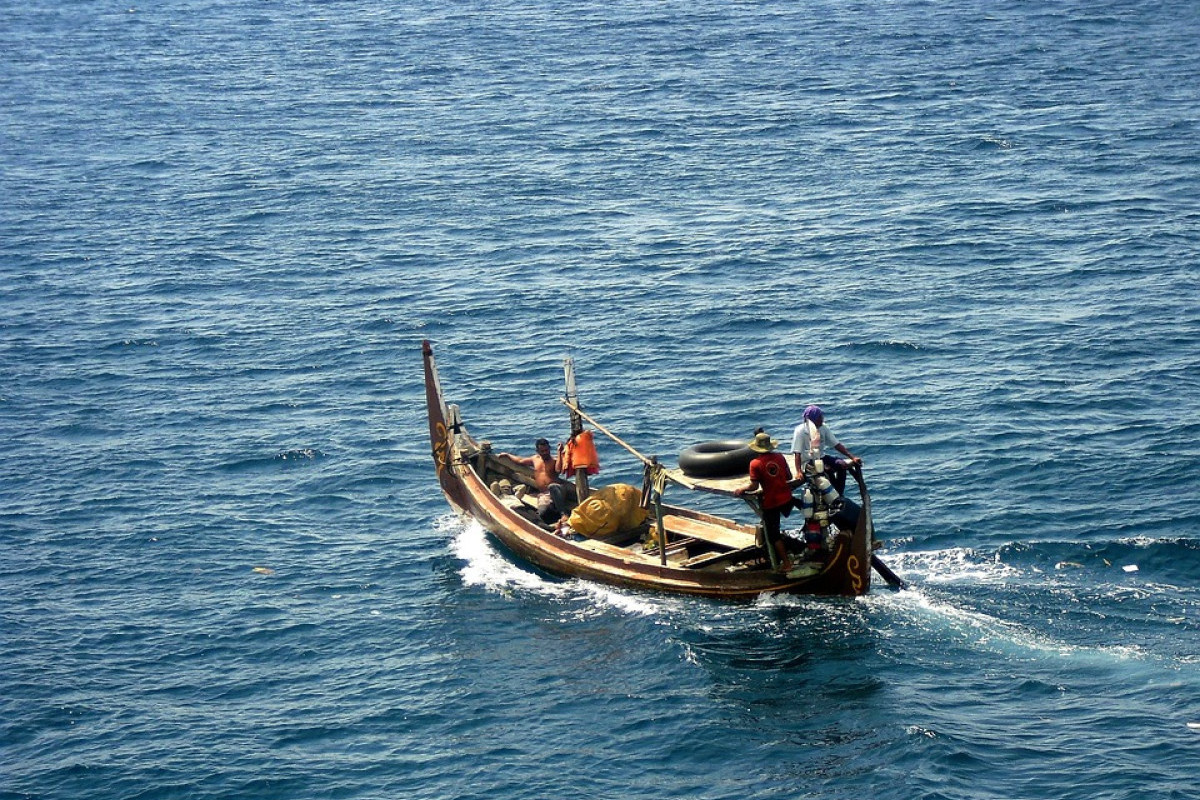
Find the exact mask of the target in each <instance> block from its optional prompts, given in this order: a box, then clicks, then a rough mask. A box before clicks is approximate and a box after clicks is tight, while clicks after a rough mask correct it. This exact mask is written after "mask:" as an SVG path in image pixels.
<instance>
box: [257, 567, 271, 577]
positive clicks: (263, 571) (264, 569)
mask: <svg viewBox="0 0 1200 800" xmlns="http://www.w3.org/2000/svg"><path fill="white" fill-rule="evenodd" d="M254 571H255V572H257V573H258V574H259V575H274V574H275V570H273V569H271V568H270V567H255V568H254Z"/></svg>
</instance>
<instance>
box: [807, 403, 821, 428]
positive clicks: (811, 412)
mask: <svg viewBox="0 0 1200 800" xmlns="http://www.w3.org/2000/svg"><path fill="white" fill-rule="evenodd" d="M804 418H805V419H807V420H810V421H811V422H812V424H813V425H820V424H821V423H823V422H824V421H825V412H824V411H822V410H821V407H820V406H809V407H808V408H806V409H804Z"/></svg>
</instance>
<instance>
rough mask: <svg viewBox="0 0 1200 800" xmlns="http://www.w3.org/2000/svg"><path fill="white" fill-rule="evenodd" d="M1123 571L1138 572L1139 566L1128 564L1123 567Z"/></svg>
mask: <svg viewBox="0 0 1200 800" xmlns="http://www.w3.org/2000/svg"><path fill="white" fill-rule="evenodd" d="M1121 569H1123V570H1125V571H1126V572H1137V571H1138V565H1137V564H1126V565H1125V566H1123V567H1121Z"/></svg>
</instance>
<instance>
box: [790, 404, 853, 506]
mask: <svg viewBox="0 0 1200 800" xmlns="http://www.w3.org/2000/svg"><path fill="white" fill-rule="evenodd" d="M826 447H832V448H833V449H834V450H837V451H838V452H839V453H841V454H842V455H844V456H845V457H846V459H847V460H846V461H843V460H842V459H840V458H825V448H826ZM792 459H793V460H794V462H795V465H796V474H797V475H812V474H813V473H814V472H818V471H820V470H818V469H817V467H816V464H815V462H816V461H817V460H822V461H823V465H822V466H823V467H824V472H825V474H826V475H828V476H829V481H830V483H832V484H833V488H835V489H837V491H838V494H845V492H846V467H847V466H849V465H850V464H855V465H857V464H861V463H862V459H861V458H858V457H857V456H855V455H854V454H853V453H851V452H850V451H849V450H848V449H847V448H846V445H844V444H842V443H841V442H840V441H838V438H837V437H836V436H834V435H833V431H831V430H829V426H828V425H826V424H825V412H824V411H822V410H821V407H820V406H809V407H808V408H806V409H804V419H803V421H801V423H800V424H799V425H797V426H796V431H795V433H794V434H793V435H792Z"/></svg>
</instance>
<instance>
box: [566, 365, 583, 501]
mask: <svg viewBox="0 0 1200 800" xmlns="http://www.w3.org/2000/svg"><path fill="white" fill-rule="evenodd" d="M563 376H564V377H565V378H566V382H567V407H568V408H570V409H571V438H572V439H574V438H575V437H576V436H578V435H579V434H581V433H583V417H582V416H580V414H579V411H578V408H579V389H578V388H577V387H576V386H575V359H573V358H571V357H570V356H567V357H566V358H564V359H563ZM575 493H576V494H577V495H578V497H579V502H581V503H582V502H583V501H584V500H586V499H587V496H588V471H587V467H586V466H583V467H576V468H575Z"/></svg>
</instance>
